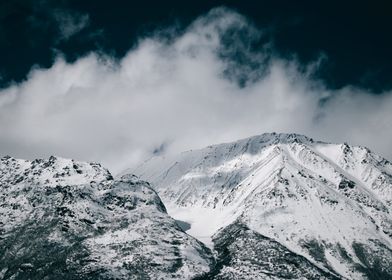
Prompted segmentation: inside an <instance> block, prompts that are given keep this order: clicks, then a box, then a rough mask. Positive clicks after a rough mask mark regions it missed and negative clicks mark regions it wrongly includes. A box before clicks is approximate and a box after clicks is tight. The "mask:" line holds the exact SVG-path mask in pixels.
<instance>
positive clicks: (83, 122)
mask: <svg viewBox="0 0 392 280" xmlns="http://www.w3.org/2000/svg"><path fill="white" fill-rule="evenodd" d="M162 34H165V36H164V35H162ZM167 34H168V33H167V32H164V33H160V32H157V34H156V35H154V36H151V37H147V38H143V39H140V41H139V43H138V44H137V46H135V47H134V48H133V49H132V50H130V51H129V52H128V53H127V55H126V56H125V57H123V58H122V59H121V60H120V61H117V60H112V59H111V58H110V57H102V56H99V55H98V54H95V53H91V54H90V55H88V56H86V57H83V58H80V59H78V60H77V61H75V62H74V63H67V62H65V61H64V59H62V58H61V57H58V59H57V60H56V62H55V63H54V64H53V66H52V67H51V68H49V69H33V70H32V71H31V72H30V74H29V76H28V78H27V80H26V81H24V82H23V83H20V84H14V85H12V86H10V87H8V88H6V89H3V90H1V91H0V131H1V133H0V154H2V155H5V154H10V155H12V156H15V157H23V158H35V157H45V156H48V155H50V154H56V155H59V156H63V157H71V158H76V159H80V160H89V161H101V162H103V163H104V164H106V165H107V166H109V167H110V168H111V169H113V170H115V171H116V170H117V171H118V170H121V169H122V168H125V167H128V166H130V165H133V164H137V163H138V162H140V160H143V159H145V158H146V157H149V156H151V155H152V154H154V153H158V152H159V153H170V152H179V151H182V150H186V149H191V148H198V147H203V146H206V145H209V144H213V143H219V142H223V141H231V140H236V139H238V138H242V137H247V136H250V135H254V134H260V133H263V132H271V131H276V132H297V133H303V134H306V135H308V136H311V137H314V138H317V139H320V140H329V141H336V142H343V141H348V142H351V143H353V144H360V145H366V146H368V147H370V148H372V149H374V150H375V151H377V152H380V153H381V154H382V155H383V156H386V157H389V158H392V152H391V149H390V143H392V93H391V92H385V93H383V94H379V95H374V94H372V93H371V92H367V91H366V90H361V89H357V88H352V87H350V86H347V87H345V88H342V89H340V90H334V91H332V90H329V89H327V88H326V87H325V86H324V85H323V84H322V83H320V82H319V81H315V80H313V79H312V73H313V72H312V71H314V69H316V68H317V67H319V65H318V63H317V62H315V63H314V64H312V65H305V66H304V65H300V64H299V63H297V62H296V61H295V60H290V61H287V60H283V59H279V58H277V57H274V56H273V55H272V53H273V52H270V51H269V48H270V46H268V45H266V47H265V48H264V51H261V52H260V51H259V52H256V51H254V50H253V48H252V44H253V43H254V41H255V38H256V39H257V38H260V36H262V32H261V31H259V30H257V29H256V28H255V27H254V26H253V25H252V24H251V23H249V22H248V20H247V19H246V18H244V17H243V16H241V15H240V14H238V13H236V12H233V11H231V10H228V9H225V8H218V9H214V10H212V11H210V12H209V13H208V14H207V15H204V16H201V17H200V18H198V19H197V20H196V21H195V22H193V23H192V24H191V25H190V26H189V27H188V28H187V29H186V30H185V31H184V32H182V33H181V34H175V33H174V32H173V33H172V34H171V35H170V36H169V35H167ZM168 36H169V37H168ZM321 67H322V66H321Z"/></svg>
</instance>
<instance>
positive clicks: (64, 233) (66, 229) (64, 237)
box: [0, 157, 214, 279]
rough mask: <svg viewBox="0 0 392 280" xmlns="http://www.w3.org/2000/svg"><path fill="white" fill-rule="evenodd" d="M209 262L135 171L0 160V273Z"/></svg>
mask: <svg viewBox="0 0 392 280" xmlns="http://www.w3.org/2000/svg"><path fill="white" fill-rule="evenodd" d="M213 264H214V259H213V257H212V254H211V251H210V250H209V249H208V248H206V247H205V246H204V245H203V244H202V243H201V242H199V241H197V240H196V239H194V238H193V237H191V236H189V235H187V234H186V233H184V232H183V231H182V230H181V229H180V228H179V226H178V225H177V223H176V221H175V220H174V219H172V218H171V217H169V216H168V214H167V213H166V209H165V206H164V205H163V204H162V202H161V200H160V199H159V197H158V195H157V194H156V193H155V191H154V190H153V189H152V188H151V187H150V186H149V184H148V183H146V182H144V181H140V180H138V179H137V178H136V177H135V176H132V175H127V176H123V177H122V178H120V179H118V180H114V179H113V177H112V176H111V174H110V173H109V171H108V170H106V169H104V168H103V167H101V166H100V165H99V164H94V163H82V162H76V161H73V160H67V159H61V158H55V157H51V158H49V159H48V160H34V161H26V160H17V159H14V158H11V157H4V158H2V159H1V161H0V279H189V278H191V277H193V276H200V275H203V274H204V273H205V272H208V271H209V270H210V267H212V266H213Z"/></svg>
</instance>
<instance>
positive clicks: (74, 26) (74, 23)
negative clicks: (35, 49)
mask: <svg viewBox="0 0 392 280" xmlns="http://www.w3.org/2000/svg"><path fill="white" fill-rule="evenodd" d="M51 16H52V18H53V20H54V21H55V22H56V24H57V26H58V32H59V35H60V38H59V40H60V41H66V40H68V39H69V38H71V37H72V36H73V35H75V34H77V33H79V32H80V31H81V30H83V29H84V28H86V27H87V26H88V25H89V22H90V18H89V15H88V14H81V13H78V12H75V11H69V10H64V9H56V10H54V11H53V12H52V13H51Z"/></svg>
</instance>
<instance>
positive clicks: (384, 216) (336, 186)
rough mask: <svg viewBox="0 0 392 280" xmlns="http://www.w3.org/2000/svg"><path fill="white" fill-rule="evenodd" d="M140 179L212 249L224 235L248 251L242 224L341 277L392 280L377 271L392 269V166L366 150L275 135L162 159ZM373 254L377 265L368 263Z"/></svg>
mask: <svg viewBox="0 0 392 280" xmlns="http://www.w3.org/2000/svg"><path fill="white" fill-rule="evenodd" d="M133 172H134V173H135V174H137V175H139V176H140V177H141V178H142V179H145V180H148V181H150V182H151V183H152V185H153V186H154V187H155V189H156V190H157V192H158V194H159V195H160V196H161V198H162V200H163V202H164V203H165V205H166V206H167V209H168V213H169V214H171V215H173V216H174V218H176V219H179V220H182V221H185V222H187V223H189V225H190V226H189V230H188V231H187V232H188V233H190V234H191V235H193V236H195V237H196V238H199V239H200V240H202V241H203V242H206V244H210V245H211V246H212V244H215V245H216V242H217V241H214V240H221V238H222V236H224V237H223V239H224V240H223V241H222V242H224V243H226V242H227V244H232V243H233V242H234V243H233V244H236V242H237V243H238V244H240V243H241V242H242V241H240V240H231V239H230V238H232V237H230V236H229V235H230V234H229V235H226V234H225V231H226V230H225V229H227V228H228V226H229V225H233V227H234V228H235V229H236V230H237V226H235V225H238V224H241V225H246V227H248V228H249V230H250V232H252V234H251V235H252V236H254V235H253V232H254V234H256V235H257V234H260V235H261V236H263V237H266V238H270V239H273V240H275V241H277V242H278V243H279V244H281V245H284V246H285V247H286V248H289V249H290V251H292V252H295V253H297V254H299V255H301V256H305V257H306V258H307V259H309V260H311V261H312V262H313V263H316V264H317V265H318V266H319V267H320V268H322V269H323V270H324V271H328V272H329V273H331V274H333V275H340V276H341V278H349V279H362V278H363V271H367V273H386V274H385V275H392V271H391V269H389V270H388V269H386V270H385V271H383V272H380V271H378V272H377V268H376V266H377V265H376V263H377V262H383V263H384V264H385V262H387V263H389V264H390V263H392V248H391V247H390V244H392V216H391V215H392V212H391V210H390V209H391V207H392V165H391V164H389V163H388V161H386V160H385V159H383V158H382V157H380V156H378V155H376V154H374V153H372V152H371V151H370V150H368V149H366V148H363V147H358V146H351V145H349V144H347V143H344V144H330V143H325V142H321V141H314V140H313V139H311V138H309V137H306V136H304V135H300V134H286V133H266V134H262V135H257V136H253V137H249V138H246V139H242V140H238V141H235V142H231V143H224V144H218V145H213V146H209V147H207V148H204V149H200V150H195V151H190V152H187V153H181V154H179V155H177V156H174V157H171V158H168V157H167V158H164V157H154V158H152V159H151V160H149V161H147V162H145V163H143V164H142V165H141V166H139V167H138V168H136V169H135V170H133ZM227 238H229V239H230V240H228V239H227ZM238 238H244V237H243V236H241V237H238ZM247 238H248V237H247ZM257 239H258V237H257ZM374 240H377V242H374ZM219 242H220V241H219ZM241 244H242V243H241ZM380 244H382V245H380ZM318 252H321V253H320V254H319V253H318ZM365 252H366V254H372V253H371V252H374V258H373V260H372V262H370V263H365V262H364V261H359V260H360V259H361V254H362V253H365ZM375 252H377V253H375ZM237 253H238V252H233V256H234V255H236V254H237ZM238 254H240V255H241V253H238ZM350 256H351V257H350ZM355 267H361V269H358V268H355ZM385 267H388V266H387V265H386V266H385ZM385 267H384V268H383V269H385ZM372 271H373V272H372ZM375 271H376V272H375ZM381 275H382V274H381Z"/></svg>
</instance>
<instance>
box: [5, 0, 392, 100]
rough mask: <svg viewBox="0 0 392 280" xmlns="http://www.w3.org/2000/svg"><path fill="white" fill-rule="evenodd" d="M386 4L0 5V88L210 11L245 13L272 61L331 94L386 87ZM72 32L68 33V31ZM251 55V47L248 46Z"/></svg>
mask: <svg viewBox="0 0 392 280" xmlns="http://www.w3.org/2000/svg"><path fill="white" fill-rule="evenodd" d="M388 2H390V1H387V0H385V1H370V0H369V1H363V2H362V1H336V2H335V1H292V0H291V1H278V0H275V1H261V0H260V1H246V0H241V1H211V0H210V1H201V0H198V1H148V0H143V1H117V0H111V1H99V0H83V1H80V0H78V1H67V0H53V1H49V0H47V1H40V0H34V1H33V0H31V1H29V0H1V1H0V77H1V80H0V85H1V87H6V86H7V85H9V83H10V82H12V81H16V82H19V81H21V80H23V79H25V78H26V75H27V74H28V72H29V70H30V69H31V68H32V67H34V66H35V67H37V66H38V67H44V68H45V67H49V66H51V65H52V63H53V61H54V58H55V57H56V55H58V54H59V53H61V54H63V55H64V56H65V58H66V59H67V60H68V61H73V60H75V59H76V58H78V57H80V56H82V55H84V54H86V53H88V52H90V51H96V52H100V53H104V54H108V55H110V56H115V57H118V58H121V57H122V56H124V55H125V53H126V52H127V51H128V50H129V49H130V48H132V46H133V45H134V44H135V40H136V39H137V38H140V37H143V36H148V35H149V34H151V33H152V32H154V31H156V30H159V29H163V28H165V27H169V26H176V27H177V31H179V32H180V31H181V30H182V28H184V27H186V26H187V24H189V23H190V22H192V21H193V20H194V19H195V18H196V17H197V16H199V15H201V14H204V13H206V12H207V11H209V10H210V9H211V8H213V7H216V6H221V5H224V6H227V7H229V8H232V9H234V10H236V11H238V12H239V13H241V14H243V15H245V16H246V17H247V18H248V19H250V20H251V21H252V22H253V23H254V24H255V25H256V26H257V27H259V28H260V29H262V30H264V32H265V36H264V37H263V39H262V41H260V42H259V46H260V48H261V46H262V45H263V44H264V43H265V42H267V41H268V42H269V43H270V44H271V46H272V50H273V51H274V52H275V55H277V56H281V57H285V58H287V57H288V58H290V57H295V58H297V59H298V60H299V61H300V62H301V63H304V64H306V63H308V62H311V61H314V60H317V59H318V58H320V57H323V58H325V59H324V60H323V64H322V67H321V68H320V70H319V71H318V72H317V75H318V78H319V79H321V80H323V81H324V83H325V84H326V85H327V86H328V87H329V88H331V89H337V88H341V87H343V86H346V85H354V86H357V87H361V88H364V89H367V90H370V91H372V92H375V93H379V92H382V91H385V90H389V89H391V88H392V78H391V74H392V54H391V50H392V32H391V27H392V22H391V21H392V6H391V4H388ZM70 26H71V27H72V28H71V27H70ZM254 47H255V48H256V49H257V47H258V45H257V44H256V45H255V46H254Z"/></svg>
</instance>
